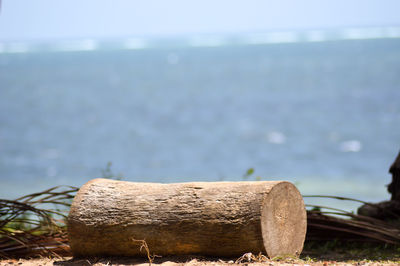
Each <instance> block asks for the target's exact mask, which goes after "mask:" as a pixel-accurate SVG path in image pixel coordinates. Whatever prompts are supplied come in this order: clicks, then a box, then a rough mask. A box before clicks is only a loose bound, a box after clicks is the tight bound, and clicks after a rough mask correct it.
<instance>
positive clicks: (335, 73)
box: [0, 36, 400, 201]
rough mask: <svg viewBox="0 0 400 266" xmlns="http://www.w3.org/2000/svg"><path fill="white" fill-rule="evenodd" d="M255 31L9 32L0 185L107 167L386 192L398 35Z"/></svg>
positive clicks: (399, 65) (395, 116)
mask: <svg viewBox="0 0 400 266" xmlns="http://www.w3.org/2000/svg"><path fill="white" fill-rule="evenodd" d="M314 37H315V36H314ZM317 37H318V36H317ZM286 39H287V38H286ZM350 39H351V38H350ZM252 40H253V41H252V42H250V43H249V42H248V43H235V44H231V45H229V44H225V43H223V42H221V41H218V40H215V39H211V40H210V39H206V40H204V39H203V40H202V42H201V40H200V41H199V40H197V42H196V39H192V41H191V45H187V43H186V44H181V45H176V43H171V42H165V43H164V44H165V45H163V43H162V42H161V43H157V45H153V46H146V43H144V42H143V41H140V40H135V39H130V40H129V39H128V40H124V41H123V42H122V41H121V42H117V41H115V42H113V43H111V44H112V45H111V44H108V46H107V47H106V46H104V47H105V48H104V49H101V47H100V48H99V46H98V45H97V43H95V42H93V41H90V40H86V41H81V42H70V43H63V45H60V44H59V45H58V46H57V47H56V48H54V45H53V46H43V45H42V46H39V45H37V46H35V47H40V49H36V50H35V51H31V50H30V48H29V47H31V46H26V45H25V46H24V45H23V44H19V46H18V45H16V44H14V46H9V47H8V51H6V50H5V49H6V48H7V47H6V48H4V47H5V46H3V50H2V51H3V53H0V182H1V186H0V195H1V198H16V197H17V196H22V195H24V194H26V193H32V192H37V191H40V190H42V189H46V188H49V187H52V186H55V185H61V184H65V185H74V186H80V185H82V184H84V183H85V182H87V181H88V180H90V179H92V178H96V177H102V176H104V174H105V172H107V171H106V170H110V171H111V172H112V173H113V175H115V176H119V177H122V178H123V179H124V180H128V181H139V182H167V183H168V182H189V181H219V180H233V181H240V180H289V181H291V182H294V183H295V184H296V185H297V186H298V188H299V189H300V190H301V192H302V193H303V194H329V195H340V196H350V197H354V198H359V199H362V200H367V201H379V200H384V199H388V198H389V195H388V194H387V192H386V187H385V185H386V184H388V183H389V182H390V180H391V177H390V175H389V174H388V168H389V166H390V164H391V163H392V161H393V160H394V158H395V156H396V155H397V153H398V151H399V149H400V39H398V38H392V39H387V38H381V39H367V40H348V39H347V40H337V41H335V40H330V41H316V42H314V41H310V42H301V41H299V42H292V41H290V40H291V39H288V40H289V41H287V42H280V43H279V42H278V43H275V42H273V41H271V42H269V43H262V42H261V44H260V43H258V42H257V39H254V38H253V39H252ZM0 48H1V47H0ZM28 48H29V49H28ZM13 49H14V50H13ZM0 50H1V49H0ZM0 52H1V51H0ZM110 162H111V163H112V166H111V168H110ZM107 168H108V169H107ZM249 168H253V169H254V174H253V175H252V176H249V177H246V176H245V173H246V171H247V170H248V169H249ZM110 171H108V172H110Z"/></svg>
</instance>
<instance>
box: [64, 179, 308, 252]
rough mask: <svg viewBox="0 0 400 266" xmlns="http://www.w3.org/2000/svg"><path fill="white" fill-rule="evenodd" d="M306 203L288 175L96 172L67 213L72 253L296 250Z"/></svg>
mask: <svg viewBox="0 0 400 266" xmlns="http://www.w3.org/2000/svg"><path fill="white" fill-rule="evenodd" d="M306 222H307V220H306V211H305V207H304V203H303V199H302V197H301V195H300V193H299V192H298V190H297V189H296V187H295V186H294V185H292V184H291V183H289V182H285V181H263V182H209V183H207V182H197V183H179V184H158V183H133V182H125V181H115V180H109V179H94V180H92V181H89V182H88V183H86V184H85V185H84V186H82V188H81V189H80V190H79V192H78V193H77V195H76V197H75V199H74V201H73V203H72V206H71V210H70V213H69V216H68V231H69V238H70V245H71V249H72V252H73V254H74V255H75V256H98V255H116V256H143V255H144V254H145V250H143V249H142V250H141V249H140V244H139V243H140V242H138V241H135V240H145V241H146V243H147V245H148V247H149V249H150V252H151V254H157V255H182V254H201V255H211V256H224V257H229V256H240V255H243V254H244V253H246V252H252V253H254V254H258V253H259V252H262V253H264V254H267V255H268V256H269V257H275V256H280V255H295V256H296V255H299V254H300V253H301V251H302V248H303V243H304V239H305V234H306Z"/></svg>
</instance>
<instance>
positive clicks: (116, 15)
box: [0, 0, 400, 41]
mask: <svg viewBox="0 0 400 266" xmlns="http://www.w3.org/2000/svg"><path fill="white" fill-rule="evenodd" d="M0 1H1V0H0ZM399 11H400V1H399V0H331V1H323V0H302V1H300V0H291V1H289V0H276V1H267V0H246V1H234V0H202V1H189V0H159V1H155V0H144V1H135V0H3V1H2V7H1V14H0V40H2V41H11V40H34V39H65V38H87V37H99V38H110V37H111V38H112V37H125V36H142V35H175V34H187V33H240V32H260V31H261V32H262V31H268V30H282V29H309V28H313V29H315V28H316V29H320V28H333V27H363V26H400V15H399Z"/></svg>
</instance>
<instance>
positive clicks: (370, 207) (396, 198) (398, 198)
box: [358, 152, 400, 220]
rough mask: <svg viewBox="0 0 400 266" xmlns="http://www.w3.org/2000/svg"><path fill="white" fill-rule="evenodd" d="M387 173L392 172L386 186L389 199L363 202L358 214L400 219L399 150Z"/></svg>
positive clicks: (384, 218) (385, 218) (383, 218)
mask: <svg viewBox="0 0 400 266" xmlns="http://www.w3.org/2000/svg"><path fill="white" fill-rule="evenodd" d="M389 173H391V174H392V182H391V183H390V184H389V186H388V191H389V193H390V194H392V197H391V199H390V200H389V201H382V202H379V203H375V204H372V203H371V204H364V205H363V206H361V207H360V208H358V214H360V215H365V216H370V217H374V218H377V219H382V220H398V219H400V152H399V154H398V155H397V157H396V159H395V160H394V162H393V164H392V166H390V169H389Z"/></svg>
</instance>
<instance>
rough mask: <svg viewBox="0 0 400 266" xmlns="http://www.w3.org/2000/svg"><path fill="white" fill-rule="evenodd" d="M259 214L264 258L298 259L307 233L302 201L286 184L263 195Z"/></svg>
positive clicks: (294, 188) (275, 187)
mask: <svg viewBox="0 0 400 266" xmlns="http://www.w3.org/2000/svg"><path fill="white" fill-rule="evenodd" d="M261 208H262V210H261V231H262V237H263V242H264V247H265V251H266V252H267V255H268V257H270V258H273V257H276V256H286V255H290V256H299V255H300V253H301V251H302V250H303V245H304V240H305V237H306V231H307V213H306V209H305V205H304V201H303V198H302V196H301V194H300V192H299V191H298V190H297V188H296V187H295V186H294V185H293V184H291V183H289V182H281V183H279V184H277V185H275V186H274V187H273V188H272V189H271V191H270V192H269V193H267V194H265V198H264V201H263V203H262V207H261Z"/></svg>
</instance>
